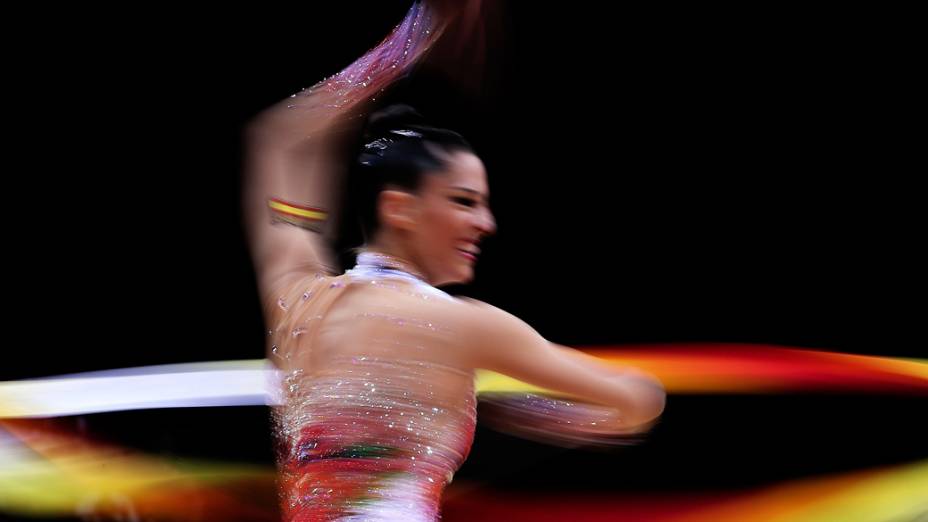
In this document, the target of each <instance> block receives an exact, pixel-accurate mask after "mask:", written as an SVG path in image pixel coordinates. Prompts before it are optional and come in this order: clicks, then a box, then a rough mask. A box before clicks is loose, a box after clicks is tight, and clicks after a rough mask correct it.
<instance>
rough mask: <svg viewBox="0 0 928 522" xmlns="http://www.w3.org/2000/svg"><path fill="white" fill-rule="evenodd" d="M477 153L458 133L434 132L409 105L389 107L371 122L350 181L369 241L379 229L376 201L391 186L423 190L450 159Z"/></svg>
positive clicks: (437, 130) (377, 114) (363, 229)
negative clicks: (428, 176) (426, 178)
mask: <svg viewBox="0 0 928 522" xmlns="http://www.w3.org/2000/svg"><path fill="white" fill-rule="evenodd" d="M462 150H463V151H468V152H471V151H473V148H472V147H471V146H470V144H469V143H467V141H466V140H465V139H464V138H463V137H462V136H461V135H460V134H458V133H456V132H453V131H450V130H448V129H442V128H439V127H433V126H431V125H429V124H428V123H426V121H425V119H424V118H423V117H422V115H421V114H419V113H418V112H417V111H416V110H415V109H413V108H412V107H410V106H409V105H401V104H400V105H390V106H388V107H386V108H384V109H382V110H379V111H377V112H374V113H373V114H371V115H370V117H369V118H368V121H367V127H366V129H365V131H364V135H363V138H362V143H361V146H360V149H359V151H358V153H357V155H356V158H355V161H354V165H352V172H351V174H350V177H351V178H353V180H354V182H353V184H354V185H355V188H354V189H353V191H354V194H353V196H354V197H353V199H354V200H355V202H354V205H353V206H354V207H355V209H356V212H357V215H358V219H359V221H360V225H361V232H362V234H363V235H364V238H365V241H367V240H370V239H371V238H372V237H373V235H374V233H376V231H377V230H378V228H379V226H380V222H379V219H378V216H377V198H378V196H379V195H380V192H382V191H383V190H384V189H385V188H387V187H397V188H400V189H405V190H408V191H410V192H415V191H417V190H419V187H420V185H421V183H422V179H423V176H424V175H425V174H430V173H435V172H439V171H441V170H443V169H445V168H446V167H447V157H446V155H447V154H450V153H453V152H457V151H462Z"/></svg>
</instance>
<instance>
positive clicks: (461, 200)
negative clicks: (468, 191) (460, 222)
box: [451, 196, 477, 207]
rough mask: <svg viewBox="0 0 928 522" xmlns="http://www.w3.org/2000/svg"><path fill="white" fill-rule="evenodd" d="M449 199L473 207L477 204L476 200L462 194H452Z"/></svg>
mask: <svg viewBox="0 0 928 522" xmlns="http://www.w3.org/2000/svg"><path fill="white" fill-rule="evenodd" d="M451 201H454V202H455V203H458V204H459V205H464V206H466V207H473V206H475V205H476V204H477V201H476V200H473V199H470V198H465V197H463V196H453V197H452V198H451Z"/></svg>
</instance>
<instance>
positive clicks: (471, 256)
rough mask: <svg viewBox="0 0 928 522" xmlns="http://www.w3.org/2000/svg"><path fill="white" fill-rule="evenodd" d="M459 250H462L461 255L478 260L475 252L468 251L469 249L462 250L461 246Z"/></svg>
mask: <svg viewBox="0 0 928 522" xmlns="http://www.w3.org/2000/svg"><path fill="white" fill-rule="evenodd" d="M457 251H458V252H460V254H461V256H463V257H465V258H467V259H469V260H471V261H476V260H477V256H476V255H474V254H472V253H471V252H468V251H466V250H461V249H460V248H459V249H457Z"/></svg>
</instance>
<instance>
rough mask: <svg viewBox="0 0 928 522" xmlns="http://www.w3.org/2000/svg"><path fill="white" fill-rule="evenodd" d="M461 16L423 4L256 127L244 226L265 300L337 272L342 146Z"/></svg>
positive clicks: (441, 1) (438, 2)
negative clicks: (291, 284)
mask: <svg viewBox="0 0 928 522" xmlns="http://www.w3.org/2000/svg"><path fill="white" fill-rule="evenodd" d="M466 3H467V4H473V3H475V2H474V1H473V0H469V2H466ZM459 14H461V12H460V9H459V8H458V7H455V4H454V2H451V1H450V0H433V1H425V2H416V3H415V4H414V5H413V7H412V8H411V9H410V10H409V12H408V13H407V15H406V17H405V18H404V19H403V21H402V22H401V23H400V24H399V25H397V26H396V28H394V30H393V31H392V32H391V33H390V35H388V36H387V38H386V39H384V41H383V42H381V43H380V44H379V45H378V46H377V47H375V48H373V49H371V50H370V51H369V52H367V53H366V54H365V55H364V56H362V57H361V58H359V59H358V60H356V61H355V62H354V63H352V64H351V65H349V66H348V67H347V68H345V69H344V70H343V71H341V72H340V73H338V74H336V75H334V76H332V77H331V78H329V79H327V80H324V81H322V82H320V83H318V84H316V85H314V86H313V87H311V88H309V89H306V90H304V91H302V92H300V93H298V94H295V95H293V96H292V97H290V98H287V99H285V100H283V101H281V102H280V103H278V104H277V105H274V106H272V107H271V108H269V109H267V110H266V111H264V112H263V113H261V114H260V115H258V117H257V118H255V120H254V121H253V122H252V123H251V125H249V127H248V129H247V131H246V136H245V139H246V164H245V181H244V187H243V197H244V218H245V227H246V232H247V236H248V243H249V248H250V251H251V255H252V259H253V261H254V265H255V270H256V273H257V277H258V283H259V287H260V288H261V292H262V294H266V293H267V292H269V291H270V290H271V289H272V288H273V286H274V285H275V284H276V283H277V282H278V281H280V280H281V278H282V277H284V276H286V275H288V274H302V273H307V272H328V273H332V272H334V271H335V269H336V263H335V255H334V253H333V252H332V251H331V247H330V246H329V245H330V240H328V239H326V238H327V236H328V235H329V233H330V232H332V231H334V223H333V221H332V219H331V218H332V217H333V216H335V215H336V210H337V209H336V203H337V201H339V200H340V198H339V197H338V196H339V194H338V192H339V189H340V188H341V187H342V174H343V172H344V170H345V167H346V166H345V165H343V163H344V158H339V157H338V154H337V150H338V149H339V146H340V140H342V139H343V138H344V136H345V135H346V133H349V132H351V131H352V130H354V129H356V127H357V126H358V125H359V124H360V122H361V120H362V119H363V115H364V110H365V107H366V106H367V104H368V103H369V102H370V101H371V100H372V99H373V98H375V97H376V96H377V95H378V94H379V93H381V92H382V91H383V90H384V89H386V88H387V87H389V86H390V85H391V84H392V83H394V82H395V81H396V80H397V79H398V78H400V77H401V76H403V75H404V74H406V73H407V72H408V71H409V69H410V68H411V67H412V66H413V65H415V64H416V63H417V62H418V61H419V60H420V59H421V58H422V57H423V56H424V54H425V52H426V51H427V50H428V49H429V47H430V46H431V45H432V44H433V43H434V42H435V40H436V39H437V38H438V37H439V36H440V34H441V33H442V32H443V31H444V29H445V28H446V27H447V26H448V24H449V21H450V20H452V19H453V18H454V17H456V16H458V15H459Z"/></svg>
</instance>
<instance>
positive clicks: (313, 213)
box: [267, 198, 328, 232]
mask: <svg viewBox="0 0 928 522" xmlns="http://www.w3.org/2000/svg"><path fill="white" fill-rule="evenodd" d="M267 206H268V207H269V208H270V209H271V216H272V218H273V222H275V223H278V222H283V223H288V224H290V225H295V226H298V227H300V228H305V229H307V230H311V231H313V232H322V225H323V224H324V223H325V220H326V218H327V217H328V213H327V212H326V211H325V210H323V209H321V208H317V207H307V206H304V205H297V204H295V203H290V202H288V201H284V200H282V199H279V198H271V199H269V200H268V201H267Z"/></svg>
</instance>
